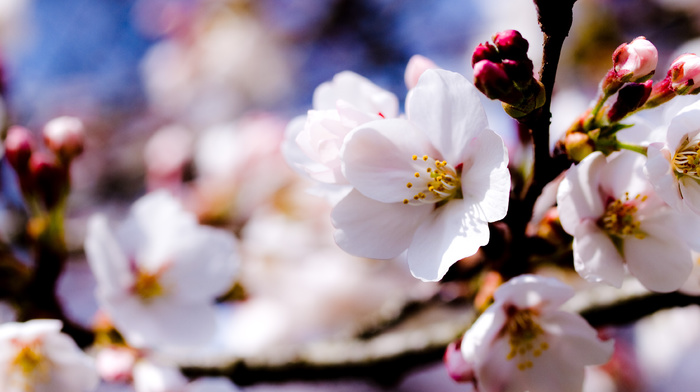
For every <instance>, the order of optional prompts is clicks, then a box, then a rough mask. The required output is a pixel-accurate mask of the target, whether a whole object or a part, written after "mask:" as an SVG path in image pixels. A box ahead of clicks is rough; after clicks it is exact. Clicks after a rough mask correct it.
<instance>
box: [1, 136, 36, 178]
mask: <svg viewBox="0 0 700 392" xmlns="http://www.w3.org/2000/svg"><path fill="white" fill-rule="evenodd" d="M32 151H34V142H33V140H32V133H31V132H30V131H29V130H28V129H27V128H25V127H22V126H19V125H13V126H12V127H10V129H9V131H8V132H7V138H5V154H6V155H7V161H8V162H10V165H12V167H13V168H14V169H15V171H16V172H17V173H18V174H20V175H21V174H22V173H26V172H27V169H28V168H29V166H28V165H29V158H30V157H31V156H32Z"/></svg>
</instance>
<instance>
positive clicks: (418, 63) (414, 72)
mask: <svg viewBox="0 0 700 392" xmlns="http://www.w3.org/2000/svg"><path fill="white" fill-rule="evenodd" d="M436 68H438V66H437V65H435V63H434V62H433V61H432V60H430V59H429V58H427V57H423V56H421V55H419V54H417V55H414V56H413V57H411V59H410V60H408V64H407V65H406V73H405V74H404V80H405V82H406V87H407V88H408V89H409V90H410V89H412V88H414V87H416V84H418V79H420V76H421V75H423V72H425V71H427V70H429V69H436Z"/></svg>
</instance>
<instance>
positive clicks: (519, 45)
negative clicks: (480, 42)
mask: <svg viewBox="0 0 700 392" xmlns="http://www.w3.org/2000/svg"><path fill="white" fill-rule="evenodd" d="M493 43H494V44H496V47H497V48H498V53H500V55H501V58H503V59H511V60H523V59H527V50H528V48H529V47H530V45H529V44H528V42H527V40H526V39H525V38H523V36H522V35H521V34H520V33H519V32H518V31H517V30H506V31H502V32H500V33H497V34H496V35H494V36H493Z"/></svg>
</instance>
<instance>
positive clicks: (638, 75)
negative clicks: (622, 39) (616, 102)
mask: <svg viewBox="0 0 700 392" xmlns="http://www.w3.org/2000/svg"><path fill="white" fill-rule="evenodd" d="M658 60H659V54H658V52H657V50H656V47H655V46H654V44H652V43H651V42H649V41H648V40H647V39H646V38H644V37H638V38H635V39H634V40H632V42H630V43H629V44H622V45H620V46H618V47H617V49H615V52H614V53H613V55H612V61H613V68H612V69H611V70H610V72H608V75H607V76H606V78H605V79H604V80H603V91H605V92H606V93H607V94H614V93H615V92H616V91H617V90H618V89H619V88H620V87H622V85H623V84H624V83H627V82H637V83H638V82H644V81H646V80H648V79H649V78H651V77H652V76H653V75H654V72H655V71H656V64H657V62H658Z"/></svg>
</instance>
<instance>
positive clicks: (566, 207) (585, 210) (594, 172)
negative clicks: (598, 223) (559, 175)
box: [557, 152, 605, 235]
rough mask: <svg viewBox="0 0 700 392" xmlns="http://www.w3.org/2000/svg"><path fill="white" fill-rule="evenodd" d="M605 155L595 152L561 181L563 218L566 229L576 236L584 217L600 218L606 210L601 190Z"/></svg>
mask: <svg viewBox="0 0 700 392" xmlns="http://www.w3.org/2000/svg"><path fill="white" fill-rule="evenodd" d="M604 165H605V156H603V154H601V153H600V152H594V153H593V154H590V155H588V156H587V157H586V158H584V159H583V161H581V162H580V163H579V164H578V165H577V166H573V167H571V168H570V169H569V170H568V171H567V172H566V176H565V177H564V180H562V182H561V184H559V189H558V191H557V204H558V209H559V219H560V220H561V225H562V227H563V228H564V230H565V231H566V232H567V233H569V234H571V235H573V234H574V232H575V231H576V227H577V226H578V225H579V223H580V222H581V221H582V220H584V219H591V218H592V219H598V218H599V217H600V216H601V215H603V213H604V212H605V206H604V205H603V201H602V200H601V196H600V193H599V192H598V184H599V182H600V174H601V169H602V168H603V167H604Z"/></svg>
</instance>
